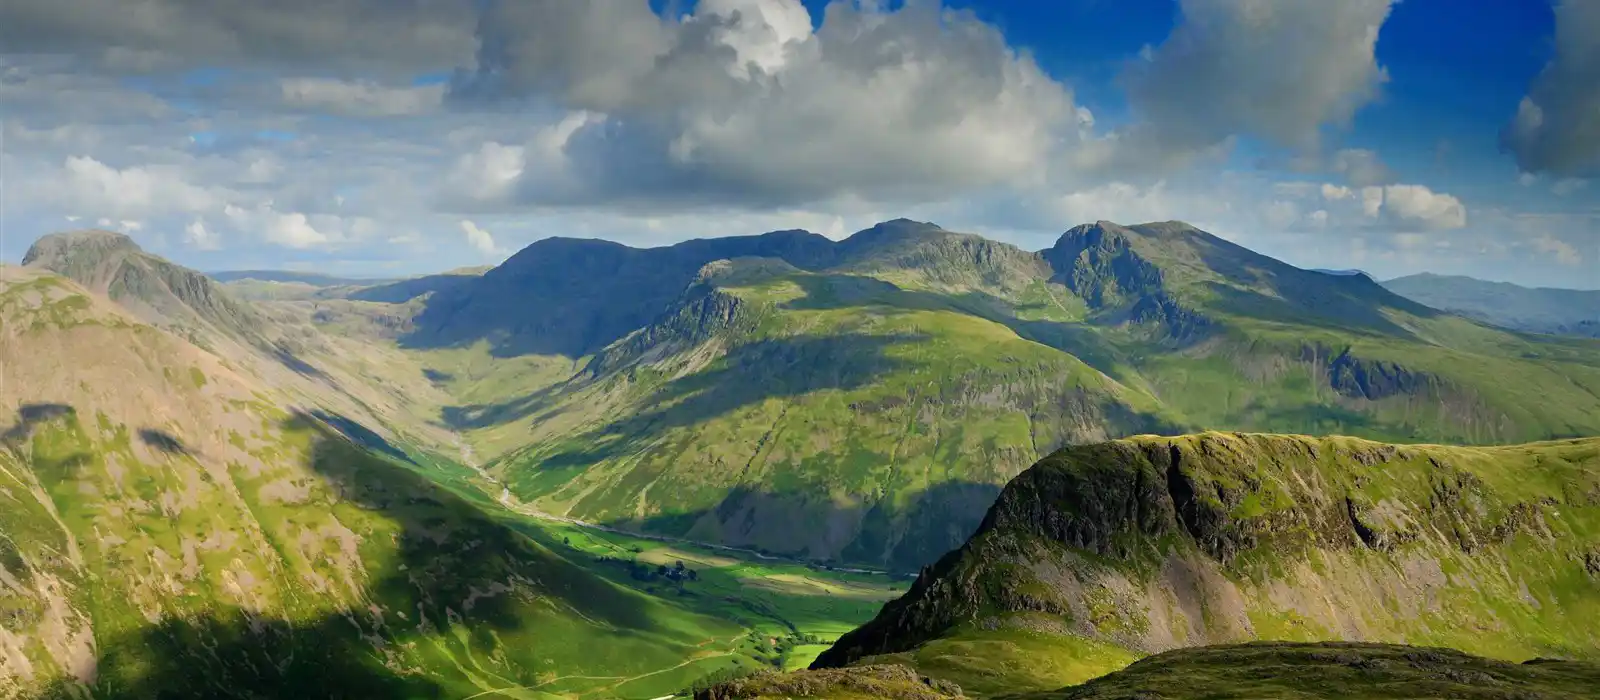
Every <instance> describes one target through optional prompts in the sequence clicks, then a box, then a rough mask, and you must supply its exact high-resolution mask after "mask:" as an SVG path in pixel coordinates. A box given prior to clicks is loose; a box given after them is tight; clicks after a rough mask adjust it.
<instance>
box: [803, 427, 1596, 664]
mask: <svg viewBox="0 0 1600 700" xmlns="http://www.w3.org/2000/svg"><path fill="white" fill-rule="evenodd" d="M1597 581H1600V441H1597V440H1594V439H1588V440H1569V441H1561V442H1549V443H1537V444H1531V445H1522V446H1510V447H1495V448H1464V447H1442V446H1395V445H1386V444H1381V443H1373V442H1367V441H1364V440H1358V439H1354V438H1320V439H1319V438H1307V437H1297V436H1269V435H1248V434H1224V433H1206V434H1201V435H1193V436H1183V437H1175V438H1160V437H1139V438H1133V439H1128V440H1120V441H1114V442H1108V443H1103V444H1099V445H1090V446H1082V447H1070V448H1066V449H1063V450H1061V451H1059V452H1057V453H1055V454H1053V455H1051V456H1050V457H1048V458H1046V459H1045V460H1042V461H1041V462H1040V463H1039V464H1037V465H1035V466H1034V467H1033V468H1031V469H1030V470H1028V471H1027V472H1025V473H1024V474H1022V475H1021V476H1019V477H1018V478H1017V479H1016V480H1014V481H1013V482H1012V483H1011V484H1010V485H1008V486H1007V488H1006V490H1005V492H1004V493H1002V494H1001V496H1000V498H999V500H998V501H997V502H996V504H995V506H994V507H993V508H992V509H991V510H990V511H989V514H988V515H987V516H986V518H985V520H984V524H983V526H982V528H981V529H980V530H979V532H978V534H976V535H975V536H974V537H973V538H972V539H971V540H970V541H968V542H967V544H966V545H964V546H963V547H962V548H961V549H959V550H957V551H954V552H952V553H950V554H948V555H946V556H945V557H944V558H942V559H941V560H940V561H939V562H938V563H937V564H935V565H934V566H932V567H931V568H929V569H926V570H924V572H923V573H922V575H921V576H920V577H919V578H918V580H917V582H916V584H915V585H914V586H913V587H912V590H911V591H910V592H909V593H908V594H907V595H906V596H904V597H902V598H901V599H899V600H896V601H894V602H892V603H890V604H889V605H887V606H885V608H884V609H883V611H882V612H881V613H880V614H879V615H878V617H877V618H876V619H874V620H873V622H871V623H869V624H867V625H866V626H864V627H862V628H861V629H859V630H856V631H854V632H852V633H851V634H849V635H846V636H845V637H844V638H842V639H841V640H840V642H839V643H838V644H837V645H835V646H834V647H833V648H832V649H830V650H829V651H827V652H825V653H824V654H822V655H821V656H820V657H819V658H818V661H817V665H818V666H820V667H833V666H840V665H845V664H851V663H857V662H871V663H885V662H901V663H910V664H912V665H914V666H915V667H916V668H918V669H919V670H920V671H921V672H923V673H927V674H929V675H934V676H935V677H941V678H946V679H948V680H952V681H955V682H957V683H959V684H961V685H962V686H963V687H964V688H968V689H969V690H975V691H979V692H991V693H992V692H999V691H1005V690H1013V691H1014V690H1023V689H1027V688H1028V687H1031V688H1035V689H1040V690H1043V689H1049V688H1052V687H1059V686H1064V685H1068V684H1072V683H1078V682H1082V681H1084V680H1087V679H1088V678H1091V677H1094V676H1096V675H1100V674H1102V673H1105V672H1108V671H1111V670H1115V669H1116V668H1119V667H1120V666H1122V665H1123V664H1125V663H1127V661H1128V660H1130V659H1131V658H1132V657H1133V656H1135V655H1143V654H1148V653H1154V652H1159V651H1163V650H1167V649H1173V648H1177V647H1185V646H1194V645H1204V644H1220V643H1230V642H1239V641H1245V640H1252V639H1269V640H1290V641H1316V640H1365V641H1384V642H1398V643H1408V644H1421V645H1430V646H1449V647H1453V648H1458V649H1462V650H1465V651H1468V652H1472V653H1477V654H1483V655H1486V656H1490V657H1494V658H1500V659H1511V660H1521V659H1527V658H1532V657H1535V656H1557V657H1569V658H1587V659H1596V658H1600V631H1597V629H1596V628H1595V627H1594V626H1593V625H1591V624H1589V621H1590V620H1593V619H1595V618H1596V616H1597V615H1600V586H1597V585H1596V582H1597ZM1019 672H1020V673H1019ZM1019 686H1021V687H1019Z"/></svg>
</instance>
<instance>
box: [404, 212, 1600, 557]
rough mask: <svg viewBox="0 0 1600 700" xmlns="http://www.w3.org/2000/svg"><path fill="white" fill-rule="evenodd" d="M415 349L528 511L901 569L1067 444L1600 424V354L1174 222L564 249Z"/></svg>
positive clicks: (440, 301) (926, 228)
mask: <svg viewBox="0 0 1600 700" xmlns="http://www.w3.org/2000/svg"><path fill="white" fill-rule="evenodd" d="M398 342H399V344H400V346H401V347H404V348H408V349H411V350H413V351H416V352H420V353H422V354H423V355H424V356H426V357H429V358H446V357H448V358H450V359H449V361H448V362H440V363H437V364H435V365H430V371H431V372H433V373H434V376H437V377H440V378H441V379H442V381H441V386H442V387H444V389H445V391H447V392H449V393H451V394H453V395H454V396H457V397H460V398H463V399H467V400H466V401H465V402H463V403H462V404H459V405H456V406H451V407H446V408H445V409H444V410H445V420H446V421H447V422H448V423H449V424H450V425H451V426H452V427H454V428H455V429H457V430H460V431H462V432H463V433H464V434H465V435H467V436H468V439H469V440H470V441H472V443H473V444H474V446H475V447H476V448H477V450H478V453H479V454H481V455H483V456H484V457H485V458H486V460H487V461H486V464H485V467H486V469H487V470H488V471H489V472H490V473H492V474H494V475H495V476H496V478H498V479H499V480H501V481H503V482H504V483H505V484H506V486H507V487H508V488H509V490H510V493H511V494H513V495H514V496H515V497H516V498H518V499H520V500H523V501H526V502H529V503H534V504H537V506H538V507H539V508H542V509H545V510H548V511H550V512H554V513H560V514H563V515H569V516H572V517H577V518H582V519H585V520H592V521H596V522H608V523H613V524H616V525H618V526H620V527H626V528H629V529H636V530H644V531H650V532H657V533H661V534H669V535H676V536H686V537H692V538H695V539H704V540H711V541H718V542H725V543H730V544H737V545H741V546H749V547H754V548H760V549H765V550H769V551H772V552H779V553H783V554H787V555H794V556H801V557H807V558H814V559H822V560H834V561H850V562H861V563H870V564H875V565H880V566H890V567H896V568H915V567H917V566H920V565H922V564H925V563H928V562H931V561H932V560H933V559H935V558H937V556H938V555H939V554H940V553H942V552H944V551H946V550H948V549H950V548H951V547H954V546H956V545H958V544H959V543H960V542H961V541H962V540H963V539H964V537H965V536H966V535H968V534H970V532H971V531H972V529H973V528H974V527H976V525H977V523H978V521H979V519H980V518H981V517H982V514H983V510H984V509H985V508H986V507H987V505H988V503H989V502H990V501H991V500H992V498H993V497H994V495H995V494H996V493H997V492H998V489H999V488H1000V486H1002V485H1003V484H1004V483H1005V482H1006V481H1007V480H1009V479H1010V478H1011V477H1012V476H1015V475H1016V474H1017V473H1019V472H1020V471H1021V470H1022V469H1024V468H1025V467H1027V466H1028V465H1030V464H1032V463H1033V462H1034V461H1035V460H1037V459H1039V458H1040V457H1042V456H1044V455H1046V454H1049V453H1050V452H1051V451H1053V450H1054V449H1055V448H1057V447H1059V446H1061V445H1064V444H1070V443H1082V442H1089V441H1097V440H1103V439H1107V438H1112V437H1118V436H1122V435H1130V434H1136V433H1149V432H1156V433H1168V434H1174V433H1181V432H1188V431H1193V430H1198V429H1205V428H1217V429H1238V430H1260V431H1272V432H1292V433H1308V434H1327V433H1341V434H1350V435H1357V436H1363V437H1369V438H1373V439H1386V440H1399V441H1441V442H1460V443H1500V442H1515V441H1525V440H1537V439H1547V438H1554V437H1563V436H1569V435H1583V434H1593V433H1595V432H1596V430H1597V429H1600V399H1597V398H1596V394H1597V393H1600V370H1597V369H1596V368H1597V367H1600V361H1597V360H1600V346H1597V345H1595V344H1594V343H1589V342H1583V341H1570V340H1562V339H1556V338H1544V337H1533V336H1527V335H1519V334H1516V333H1511V332H1506V331H1503V330H1500V329H1498V328H1495V327H1491V326H1488V325H1485V324H1481V323H1476V322H1473V321H1470V320H1468V319H1464V318H1461V317H1459V316H1455V315H1450V314H1446V313H1443V312H1440V311H1437V310H1435V309H1432V308H1430V307H1427V306H1424V305H1422V304H1419V303H1417V302H1414V301H1411V300H1409V299H1407V298H1405V297H1402V296H1400V295H1397V294H1395V293H1393V292H1390V291H1388V290H1387V289H1385V288H1384V287H1382V286H1380V285H1378V284H1377V283H1375V282H1373V281H1372V280H1371V279H1369V278H1367V277H1365V276H1332V275H1326V274H1321V273H1316V272H1310V271H1305V270H1300V269H1298V268H1295V267H1292V266H1289V265H1286V264H1284V263H1281V262H1279V261H1276V260H1273V259H1271V258H1268V257H1265V256H1261V255H1258V254H1256V253H1253V252H1251V251H1249V250H1247V249H1244V248H1241V247H1239V246H1237V245H1234V244H1232V243H1229V242H1227V241H1225V240H1222V239H1220V238H1217V237H1215V236H1212V235H1210V234H1208V233H1205V232H1203V231H1199V230H1197V229H1194V228H1193V227H1190V226H1187V225H1185V224H1181V223H1175V222H1169V223H1160V224H1147V225H1142V226H1134V227H1123V226H1119V225H1116V224H1112V223H1110V222H1099V223H1096V224H1089V225H1084V226H1079V227H1077V228H1074V229H1072V230H1070V231H1068V232H1066V233H1065V234H1064V235H1063V236H1062V237H1061V238H1060V240H1059V241H1058V242H1057V243H1056V244H1055V245H1054V246H1052V247H1051V248H1048V249H1046V250H1043V251H1026V250H1022V249H1020V248H1017V247H1015V246H1011V245H1008V244H1005V243H1000V242H996V241H991V240H987V239H984V238H981V237H978V236H974V235H970V234H963V233H956V232H951V231H946V230H944V229H941V228H939V227H937V226H934V225H931V224H925V223H918V222H911V221H905V220H898V221H891V222H885V223H884V224H880V225H879V226H875V227H873V228H871V229H868V230H865V231H862V232H860V233H858V234H856V235H854V236H851V237H850V238H848V239H846V240H844V241H841V242H837V243H835V242H831V241H828V240H827V239H824V238H822V237H821V236H816V235H814V234H807V233H804V232H795V231H786V232H776V233H770V234H765V235H762V236H754V237H744V238H737V237H736V238H729V239H715V240H708V241H690V242H687V243H683V244H679V245H677V246H672V247H668V248H660V249H648V250H638V249H631V248H626V247H624V246H620V245H617V244H614V243H607V242H600V241H578V240H569V239H551V240H547V241H541V242H539V243H535V244H533V245H532V246H529V247H528V248H527V249H524V250H523V251H522V252H520V253H519V254H517V255H516V256H513V257H512V258H511V259H510V260H508V261H507V262H506V263H505V264H503V265H501V266H500V267H498V268H496V269H494V270H491V271H489V272H488V273H486V274H484V275H482V276H481V277H479V278H474V279H472V280H470V281H469V282H468V283H466V284H462V285H459V286H456V287H453V288H451V289H448V290H444V291H441V292H440V293H438V294H435V295H433V296H431V297H429V298H428V299H426V300H425V301H424V302H423V304H422V309H421V311H420V312H419V313H417V314H416V316H415V318H414V320H413V322H412V329H411V330H410V331H409V332H407V333H405V334H404V335H402V336H400V337H399V340H398ZM485 355H487V356H488V357H487V358H485V357H484V356H485ZM496 360H498V361H496ZM508 360H509V362H507V361H508ZM463 362H465V363H467V364H469V365H471V367H464V366H463V365H462V364H459V363H463ZM796 525H802V526H801V527H797V526H796Z"/></svg>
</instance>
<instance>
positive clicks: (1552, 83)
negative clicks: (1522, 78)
mask: <svg viewBox="0 0 1600 700" xmlns="http://www.w3.org/2000/svg"><path fill="white" fill-rule="evenodd" d="M1596 115H1600V3H1596V2H1593V1H1592V0H1561V1H1560V2H1559V3H1558V4H1557V5H1556V37H1555V57H1554V58H1552V59H1551V61H1550V64H1549V65H1548V66H1546V67H1545V69H1544V72H1542V73H1540V74H1539V77H1538V79H1536V80H1535V81H1534V84H1533V87H1532V88H1531V89H1530V90H1529V92H1528V95H1527V97H1525V98H1523V100H1522V102H1521V104H1520V105H1518V107H1517V114H1516V116H1515V117H1514V118H1513V119H1512V121H1511V123H1510V124H1509V125H1507V127H1506V128H1505V131H1504V132H1503V133H1502V134H1501V143H1502V144H1503V145H1504V146H1505V147H1506V148H1507V149H1509V150H1510V151H1511V153H1512V154H1514V155H1515V156H1516V159H1517V165H1518V166H1519V167H1521V168H1522V170H1523V171H1525V172H1531V173H1540V172H1551V173H1557V174H1562V175H1573V174H1584V173H1594V172H1596V171H1600V116H1596Z"/></svg>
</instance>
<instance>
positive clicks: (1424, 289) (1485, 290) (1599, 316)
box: [1383, 272, 1600, 338]
mask: <svg viewBox="0 0 1600 700" xmlns="http://www.w3.org/2000/svg"><path fill="white" fill-rule="evenodd" d="M1383 285H1384V286H1385V287H1388V288H1389V289H1391V290H1393V291H1394V292H1396V293H1398V294H1402V295H1405V296H1407V297H1410V298H1412V299H1415V300H1417V301H1420V302H1422V303H1424V304H1427V305H1429V306H1432V307H1434V308H1438V309H1444V310H1446V311H1450V312H1452V313H1458V314H1461V315H1463V316H1467V317H1470V318H1475V319H1478V320H1481V321H1485V322H1487V323H1492V324H1495V325H1497V326H1502V327H1505V328H1511V329H1514V330H1520V331H1528V332H1531V333H1553V334H1559V335H1572V336H1578V337H1585V338H1600V291H1581V290H1575V289H1548V288H1542V287H1540V288H1531V289H1530V288H1528V287H1520V286H1517V285H1514V284H1510V283H1508V282H1485V281H1483V280H1478V279H1473V278H1471V277H1459V276H1451V275H1435V274H1431V273H1426V272H1425V273H1421V274H1416V275H1410V276H1407V277H1400V278H1398V279H1392V280H1389V281H1388V282H1384V283H1383Z"/></svg>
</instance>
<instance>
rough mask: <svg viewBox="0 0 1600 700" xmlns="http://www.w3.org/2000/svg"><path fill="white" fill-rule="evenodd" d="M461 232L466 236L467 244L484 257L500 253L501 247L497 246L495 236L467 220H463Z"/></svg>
mask: <svg viewBox="0 0 1600 700" xmlns="http://www.w3.org/2000/svg"><path fill="white" fill-rule="evenodd" d="M461 232H462V233H464V234H466V236H467V244H468V245H471V246H472V248H473V250H476V251H478V252H480V253H483V254H484V255H495V254H498V253H499V252H500V247H499V246H497V245H495V242H494V236H492V235H490V234H489V232H488V231H485V230H483V228H481V227H479V226H478V225H477V224H475V223H473V222H471V221H469V220H467V219H462V220H461Z"/></svg>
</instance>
